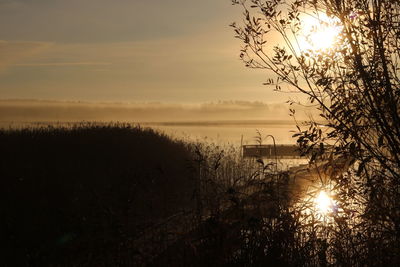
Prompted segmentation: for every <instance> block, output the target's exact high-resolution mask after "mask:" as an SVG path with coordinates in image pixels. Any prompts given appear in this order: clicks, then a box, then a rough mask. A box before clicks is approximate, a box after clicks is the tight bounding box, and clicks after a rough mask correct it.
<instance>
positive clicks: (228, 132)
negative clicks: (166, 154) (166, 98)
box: [144, 123, 296, 145]
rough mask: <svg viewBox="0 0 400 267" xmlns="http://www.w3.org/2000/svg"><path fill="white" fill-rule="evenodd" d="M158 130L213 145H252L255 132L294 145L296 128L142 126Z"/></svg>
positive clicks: (286, 126) (229, 124) (250, 125)
mask: <svg viewBox="0 0 400 267" xmlns="http://www.w3.org/2000/svg"><path fill="white" fill-rule="evenodd" d="M144 126H147V127H151V128H154V129H157V130H160V131H162V132H164V133H166V134H168V135H171V136H174V137H176V138H183V139H189V140H207V141H209V142H215V143H230V144H238V145H240V144H241V143H242V144H243V145H246V144H254V143H255V136H256V135H257V130H258V131H260V133H261V134H262V136H263V137H265V136H266V135H273V136H274V137H275V140H276V143H277V144H294V143H295V139H293V138H292V135H293V132H291V131H293V130H295V129H296V127H295V126H294V125H293V124H292V125H289V124H262V123H260V124H240V123H237V124H236V123H234V124H232V123H226V124H224V123H221V124H209V125H207V124H200V123H199V124H196V123H192V124H190V125H189V124H164V125H163V124H154V125H152V124H148V125H144ZM263 143H265V144H271V143H272V140H271V138H266V139H265V140H264V141H263Z"/></svg>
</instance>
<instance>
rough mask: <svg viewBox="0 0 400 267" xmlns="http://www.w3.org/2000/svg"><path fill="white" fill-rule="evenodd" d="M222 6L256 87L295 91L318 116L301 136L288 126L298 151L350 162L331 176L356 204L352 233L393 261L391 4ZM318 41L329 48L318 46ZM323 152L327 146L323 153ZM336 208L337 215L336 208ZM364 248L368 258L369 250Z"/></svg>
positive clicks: (255, 2) (259, 1)
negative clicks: (238, 14)
mask: <svg viewBox="0 0 400 267" xmlns="http://www.w3.org/2000/svg"><path fill="white" fill-rule="evenodd" d="M232 2H233V4H235V5H240V6H241V7H242V8H243V10H244V20H243V24H240V25H238V24H235V23H234V24H232V27H233V28H234V30H235V33H236V37H237V38H239V39H241V40H242V41H243V48H242V49H241V53H240V58H241V59H242V60H243V61H244V63H245V64H246V66H247V67H250V68H255V69H263V70H265V71H266V72H267V73H268V74H269V75H270V78H269V79H267V81H266V83H265V84H266V85H273V86H275V90H277V91H283V90H291V91H297V92H300V93H302V94H305V95H306V96H307V98H308V101H309V102H308V103H301V104H304V105H312V106H313V107H315V108H316V109H318V110H319V113H320V118H319V119H318V120H316V119H313V118H310V121H309V122H308V126H309V127H308V129H306V130H302V129H301V128H300V127H299V126H298V129H299V132H298V133H297V134H296V136H297V138H298V139H297V142H298V144H299V145H300V147H301V148H302V149H303V151H305V152H306V151H314V152H313V157H312V160H314V159H317V158H321V157H324V158H327V157H328V158H330V159H333V158H338V157H339V158H345V159H348V160H349V161H351V162H352V163H354V165H353V166H354V168H353V170H354V171H353V172H349V173H346V174H341V175H338V176H335V177H331V179H332V180H334V181H335V182H336V188H337V189H338V193H337V198H339V199H340V200H341V201H342V202H343V203H347V202H348V201H350V200H352V201H357V203H358V205H360V206H362V207H363V208H362V209H360V210H359V213H358V218H359V219H360V221H361V222H362V225H363V227H364V228H362V229H361V228H360V229H359V233H360V232H361V233H362V232H363V231H364V232H365V231H369V233H370V234H369V235H370V236H369V237H368V238H370V239H369V241H371V238H372V237H371V232H373V234H372V235H373V236H374V238H375V237H376V238H375V239H374V240H375V241H376V244H378V243H379V244H380V246H381V247H382V250H381V252H382V251H383V252H382V253H386V256H385V257H383V258H382V257H381V258H380V259H381V263H384V262H385V261H388V262H391V263H393V261H394V259H395V261H397V262H398V261H399V259H398V257H399V256H393V255H396V253H397V255H398V253H399V251H400V249H399V245H398V244H399V242H400V102H399V100H400V79H399V78H400V77H399V75H400V1H396V0H232ZM312 21H313V22H312ZM324 31H325V32H326V33H328V34H323V32H324ZM278 38H279V39H278ZM324 38H325V39H329V42H331V43H329V44H325V45H321V43H322V42H325V41H327V40H324ZM271 44H272V45H271ZM294 103H295V102H294V101H291V102H290V104H291V105H292V104H294ZM290 110H291V112H292V113H293V115H294V113H295V110H294V108H291V109H290ZM321 121H322V122H321ZM327 145H333V148H334V150H333V152H332V153H331V154H329V155H328V151H327V149H326V148H327ZM343 209H344V211H345V213H346V206H345V205H344V204H343ZM350 213H351V211H347V214H350ZM372 239H373V238H372ZM382 240H384V242H382ZM383 244H384V245H383ZM393 244H395V245H393ZM364 245H365V244H364ZM365 246H367V245H365ZM366 251H367V252H368V253H370V254H369V256H370V257H373V253H378V252H374V251H373V249H371V248H369V249H368V248H367V249H366ZM376 251H378V250H376ZM388 251H390V252H391V253H387V252H388ZM379 253H380V252H379ZM374 255H375V254H374Z"/></svg>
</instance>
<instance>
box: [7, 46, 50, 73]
mask: <svg viewBox="0 0 400 267" xmlns="http://www.w3.org/2000/svg"><path fill="white" fill-rule="evenodd" d="M52 45H53V43H48V42H12V41H2V40H0V69H4V68H6V67H8V66H10V65H13V64H16V63H18V62H21V61H23V60H26V59H27V58H30V57H32V56H34V55H37V54H39V53H41V52H43V51H45V50H47V49H49V48H50V47H51V46H52Z"/></svg>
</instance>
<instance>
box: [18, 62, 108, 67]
mask: <svg viewBox="0 0 400 267" xmlns="http://www.w3.org/2000/svg"><path fill="white" fill-rule="evenodd" d="M111 64H112V63H109V62H48V63H45V62H42V63H40V62H38V63H20V64H14V65H13V66H17V67H40V66H43V67H65V66H67V67H68V66H108V65H111Z"/></svg>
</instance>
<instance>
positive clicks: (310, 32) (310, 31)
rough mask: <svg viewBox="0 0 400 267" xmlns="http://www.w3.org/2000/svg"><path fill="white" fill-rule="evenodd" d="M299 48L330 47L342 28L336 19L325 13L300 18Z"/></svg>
mask: <svg viewBox="0 0 400 267" xmlns="http://www.w3.org/2000/svg"><path fill="white" fill-rule="evenodd" d="M302 25H303V26H302V30H301V33H300V38H299V48H300V50H302V51H305V50H311V51H326V50H329V49H330V48H332V47H333V46H334V45H335V43H336V41H337V39H338V36H339V35H340V33H341V32H342V30H343V27H341V26H340V25H339V23H338V21H337V20H335V19H332V18H329V17H328V16H326V15H325V14H319V15H318V17H316V16H307V17H304V18H303V19H302Z"/></svg>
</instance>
